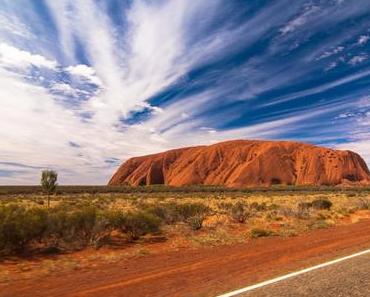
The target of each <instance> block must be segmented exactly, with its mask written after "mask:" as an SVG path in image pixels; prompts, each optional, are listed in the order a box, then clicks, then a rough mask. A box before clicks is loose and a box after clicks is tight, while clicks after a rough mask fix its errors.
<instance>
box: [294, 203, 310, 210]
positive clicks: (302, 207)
mask: <svg viewBox="0 0 370 297" xmlns="http://www.w3.org/2000/svg"><path fill="white" fill-rule="evenodd" d="M297 207H298V210H302V211H304V210H309V209H310V208H311V207H312V203H311V202H300V203H298V206H297Z"/></svg>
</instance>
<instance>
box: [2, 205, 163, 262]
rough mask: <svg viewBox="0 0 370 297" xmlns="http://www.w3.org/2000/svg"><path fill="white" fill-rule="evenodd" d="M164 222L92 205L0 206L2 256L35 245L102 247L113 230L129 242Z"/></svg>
mask: <svg viewBox="0 0 370 297" xmlns="http://www.w3.org/2000/svg"><path fill="white" fill-rule="evenodd" d="M160 224H161V219H160V218H158V217H157V216H154V215H153V214H149V213H146V212H142V211H141V212H130V213H126V214H125V213H123V212H121V211H113V210H102V209H99V208H98V207H96V206H93V205H87V204H85V205H84V206H79V207H75V208H74V207H69V208H68V207H66V204H61V205H60V206H59V207H55V208H50V209H45V208H40V207H36V208H29V209H28V208H26V207H24V206H19V205H15V204H9V205H0V254H1V255H6V254H12V253H21V252H24V251H25V249H26V248H27V247H29V246H30V247H32V244H33V245H34V244H36V243H37V244H38V245H37V246H38V247H42V246H43V247H44V248H46V249H50V248H53V249H55V250H60V249H81V248H83V247H86V246H89V245H90V246H95V247H100V246H101V245H102V244H104V242H105V241H106V240H107V239H109V236H110V234H111V232H112V231H113V230H121V231H123V232H125V233H127V235H128V237H129V239H130V240H136V239H138V238H139V237H140V236H142V235H145V234H148V233H154V232H158V231H159V227H160Z"/></svg>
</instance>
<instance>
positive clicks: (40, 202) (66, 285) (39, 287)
mask: <svg viewBox="0 0 370 297" xmlns="http://www.w3.org/2000/svg"><path fill="white" fill-rule="evenodd" d="M16 189H17V188H9V187H5V188H2V189H1V190H2V195H1V196H0V201H1V202H0V203H1V211H2V212H1V213H0V215H3V216H4V214H5V211H6V209H8V208H9V207H10V208H12V207H18V208H19V209H18V210H17V215H18V220H19V221H14V222H15V224H14V225H13V226H12V228H15V229H12V231H13V232H19V233H16V234H17V235H18V236H21V235H23V236H27V234H25V233H26V232H27V230H28V229H27V228H25V226H26V225H27V224H28V225H30V226H32V227H33V231H35V230H34V228H36V227H35V226H39V228H41V229H42V228H43V227H40V226H41V225H42V219H40V217H37V219H36V218H35V216H31V217H29V218H30V219H29V221H23V222H22V218H21V216H22V215H23V216H24V218H23V219H25V218H27V217H26V216H27V215H29V214H27V212H21V211H20V209H23V208H24V209H26V210H29V211H30V210H31V211H32V213H37V212H36V210H37V209H45V208H46V204H45V203H46V202H45V201H46V200H45V199H46V197H45V195H43V194H40V193H38V191H37V188H36V187H34V188H23V189H22V188H18V191H19V192H23V193H19V192H18V193H17V194H15V192H16ZM91 189H93V190H92V191H93V192H94V193H89V190H88V188H83V187H80V188H78V187H77V188H73V187H71V188H70V189H69V188H68V187H65V188H61V189H60V192H59V193H58V194H57V195H55V196H52V198H51V206H50V209H49V210H48V212H49V214H50V213H52V214H54V215H55V216H57V217H58V219H57V221H54V222H58V223H59V224H62V226H63V232H62V231H60V230H59V235H57V231H55V230H54V231H53V230H46V229H42V230H41V231H40V232H41V233H39V234H38V235H37V236H39V238H36V237H37V236H36V237H35V238H30V239H29V240H28V241H27V242H25V243H24V244H23V245H22V247H21V248H22V250H19V249H16V248H17V247H16V246H15V245H14V246H13V247H14V248H15V250H9V247H10V246H9V245H8V246H7V247H5V246H4V245H3V246H2V255H3V256H2V258H1V262H0V267H1V269H0V296H4V297H5V296H6V297H8V296H9V297H10V296H30V295H29V294H34V295H32V296H107V295H109V296H215V295H216V294H221V293H223V292H225V291H227V290H231V289H235V288H238V287H240V286H242V285H245V284H248V283H253V282H257V281H260V280H264V279H266V278H267V277H272V276H275V275H278V274H281V273H283V272H289V271H291V270H294V269H298V268H302V267H305V266H307V265H310V264H315V263H319V262H320V261H323V260H325V259H330V258H332V257H337V256H340V255H345V254H346V253H349V252H353V251H356V250H359V249H361V248H365V247H367V245H368V244H369V242H370V229H369V226H370V224H369V223H370V189H369V188H366V187H363V188H357V189H351V188H343V189H341V188H329V187H326V188H325V187H324V188H309V187H307V188H301V189H299V188H283V187H278V188H276V189H271V188H270V189H255V190H253V189H249V190H235V189H234V190H233V189H222V188H219V189H218V190H216V188H209V189H208V190H207V189H206V188H204V187H198V190H197V187H193V188H186V187H184V188H167V187H152V188H150V187H149V188H147V187H143V189H142V191H141V192H140V188H139V189H137V188H133V189H135V190H130V189H129V188H122V189H120V190H121V193H119V192H118V190H119V188H117V189H116V191H117V192H118V193H117V192H116V193H103V192H104V188H103V187H101V188H100V191H101V193H99V190H98V189H99V188H95V189H94V188H93V187H92V188H91ZM107 190H108V189H105V191H107ZM63 191H64V192H63ZM68 191H69V193H68ZM130 191H132V192H131V193H130ZM109 211H113V212H117V211H122V212H123V213H126V214H127V213H130V214H131V215H132V220H131V225H130V224H129V223H128V222H127V221H126V222H121V224H122V225H120V224H117V225H114V226H113V225H109V224H108V222H105V223H104V224H102V223H101V220H102V217H103V216H105V217H108V216H109V215H112V214H107V212H109ZM62 213H63V214H64V216H63V215H62ZM135 215H136V221H135V219H133V218H134V217H135ZM153 217H155V218H156V219H153ZM50 219H51V218H49V220H50ZM54 219H55V218H54ZM46 222H49V223H50V221H46ZM17 224H18V225H17ZM22 224H23V225H22ZM69 224H73V225H72V226H70V225H69ZM148 226H149V227H148ZM7 227H8V228H9V226H7V225H6V224H3V225H2V226H1V228H3V229H2V230H3V232H4V230H6V228H7ZM17 227H18V228H24V229H22V230H17V229H16V228H17ZM130 227H131V229H130ZM46 228H47V227H46ZM135 228H136V229H135ZM21 231H23V233H22V232H21ZM53 232H56V233H53ZM134 232H135V234H133V233H134ZM13 236H15V233H13ZM9 240H10V239H9ZM13 244H15V241H13ZM7 248H8V249H7Z"/></svg>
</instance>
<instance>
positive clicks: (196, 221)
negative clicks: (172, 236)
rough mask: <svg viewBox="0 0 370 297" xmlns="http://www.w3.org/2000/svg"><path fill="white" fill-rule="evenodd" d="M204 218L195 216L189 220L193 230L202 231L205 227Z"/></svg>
mask: <svg viewBox="0 0 370 297" xmlns="http://www.w3.org/2000/svg"><path fill="white" fill-rule="evenodd" d="M203 221H204V217H203V216H194V217H191V218H189V219H188V221H187V222H188V224H189V226H190V228H191V229H192V230H194V231H195V230H200V229H201V228H202V226H203Z"/></svg>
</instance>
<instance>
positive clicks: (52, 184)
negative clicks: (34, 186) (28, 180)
mask: <svg viewBox="0 0 370 297" xmlns="http://www.w3.org/2000/svg"><path fill="white" fill-rule="evenodd" d="M57 179H58V174H57V173H56V172H55V171H53V170H43V171H42V173H41V187H42V190H43V191H44V192H45V193H46V194H47V195H48V208H49V207H50V195H51V194H53V193H55V190H56V188H57V185H58V184H57Z"/></svg>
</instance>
